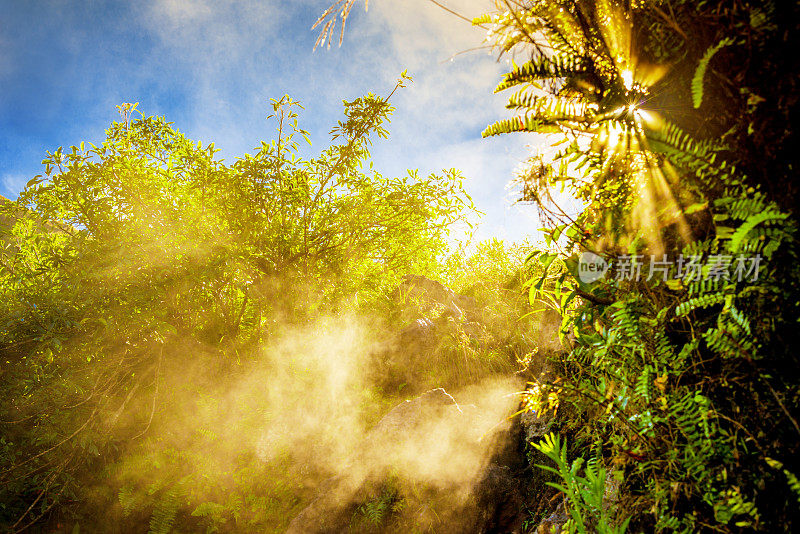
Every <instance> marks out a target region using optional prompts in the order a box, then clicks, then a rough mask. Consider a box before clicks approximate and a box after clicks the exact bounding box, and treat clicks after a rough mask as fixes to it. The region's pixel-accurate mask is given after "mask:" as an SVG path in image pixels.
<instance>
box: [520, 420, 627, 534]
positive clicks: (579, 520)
mask: <svg viewBox="0 0 800 534" xmlns="http://www.w3.org/2000/svg"><path fill="white" fill-rule="evenodd" d="M532 445H533V447H534V448H535V449H536V450H538V451H539V452H541V453H542V454H544V455H545V456H547V457H548V458H550V459H551V460H552V461H553V463H555V465H556V467H555V468H553V467H551V466H549V465H539V467H541V468H542V469H544V470H545V471H550V472H552V473H554V474H556V475H558V476H559V477H560V478H561V481H562V482H561V483H556V482H548V485H550V486H553V487H554V488H556V489H557V490H559V491H561V492H562V493H563V494H564V495H565V497H566V498H567V499H568V501H567V503H568V504H567V509H568V511H569V515H570V519H569V521H568V522H567V523H566V524H565V525H564V527H565V528H566V529H567V531H568V532H570V533H574V532H578V533H581V534H586V533H587V532H598V533H603V534H623V533H624V532H625V530H626V529H627V528H628V522H629V521H630V518H626V519H623V520H622V521H620V522H619V523H618V524H615V522H614V520H613V511H612V510H610V509H609V508H610V506H609V503H608V502H604V499H606V498H607V496H606V479H607V476H606V475H607V473H606V469H605V468H604V467H603V466H602V456H601V455H599V454H596V455H595V456H593V457H592V458H591V459H590V460H589V461H588V462H587V461H585V460H584V459H583V458H576V459H574V460H573V461H572V462H571V463H570V462H568V461H567V447H566V444H563V445H562V443H561V440H560V438H559V437H558V435H556V434H547V435H546V436H545V437H544V438H543V439H542V441H540V442H539V443H533V444H532ZM581 472H583V473H584V474H583V475H581V474H580V473H581Z"/></svg>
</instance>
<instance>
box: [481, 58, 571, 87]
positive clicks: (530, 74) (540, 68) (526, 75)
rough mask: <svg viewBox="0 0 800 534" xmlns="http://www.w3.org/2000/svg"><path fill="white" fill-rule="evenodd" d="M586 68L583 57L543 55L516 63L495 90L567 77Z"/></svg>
mask: <svg viewBox="0 0 800 534" xmlns="http://www.w3.org/2000/svg"><path fill="white" fill-rule="evenodd" d="M584 70H585V63H584V60H583V59H582V58H576V57H567V58H562V57H559V56H554V57H546V56H541V57H537V58H534V59H532V60H530V61H528V62H527V63H524V64H522V65H519V66H517V65H515V66H514V68H513V69H512V70H511V72H509V73H507V74H505V75H504V76H503V79H502V80H501V81H500V84H498V86H497V87H496V88H495V90H494V92H495V93H499V92H501V91H504V90H506V89H508V88H509V87H514V86H515V85H520V84H522V83H529V82H535V81H537V80H553V79H558V78H567V77H569V76H572V75H575V74H578V73H581V72H583V71H584Z"/></svg>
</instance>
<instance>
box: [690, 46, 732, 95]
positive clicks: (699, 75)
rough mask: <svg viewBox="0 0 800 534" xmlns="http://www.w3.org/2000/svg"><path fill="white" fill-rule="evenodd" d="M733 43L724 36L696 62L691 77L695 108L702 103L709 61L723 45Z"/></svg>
mask: <svg viewBox="0 0 800 534" xmlns="http://www.w3.org/2000/svg"><path fill="white" fill-rule="evenodd" d="M733 43H734V40H733V39H730V38H727V37H726V38H725V39H723V40H721V41H720V42H718V43H717V44H715V45H714V46H711V47H709V48H708V49H707V50H706V52H705V54H703V58H702V59H701V60H700V63H698V65H697V69H695V71H694V76H693V77H692V103H693V104H694V107H695V108H699V107H700V105H701V104H702V103H703V79H704V78H705V75H706V70H708V64H709V62H710V61H711V59H712V58H713V57H714V55H715V54H716V53H717V52H719V51H720V50H721V49H722V48H723V47H725V46H730V45H732V44H733Z"/></svg>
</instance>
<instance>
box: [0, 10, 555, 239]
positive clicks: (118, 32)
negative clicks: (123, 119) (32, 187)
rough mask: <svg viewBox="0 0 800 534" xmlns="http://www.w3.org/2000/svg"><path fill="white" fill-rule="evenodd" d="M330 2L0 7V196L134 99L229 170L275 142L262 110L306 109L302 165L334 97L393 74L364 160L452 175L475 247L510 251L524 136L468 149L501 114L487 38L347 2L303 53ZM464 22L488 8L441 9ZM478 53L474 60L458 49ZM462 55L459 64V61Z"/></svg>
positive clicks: (92, 134)
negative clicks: (307, 138) (468, 211)
mask: <svg viewBox="0 0 800 534" xmlns="http://www.w3.org/2000/svg"><path fill="white" fill-rule="evenodd" d="M329 3H330V0H291V1H276V0H260V1H259V0H237V1H227V0H145V1H142V2H127V1H124V2H110V1H109V2H78V1H73V2H69V1H66V0H64V1H56V0H51V1H46V0H36V1H32V2H19V1H17V0H0V6H2V11H1V12H2V17H0V87H2V91H1V92H0V194H3V195H5V196H6V197H9V198H16V196H17V194H18V193H19V192H20V191H21V190H22V189H23V188H24V186H25V183H26V182H27V181H28V180H29V179H31V178H32V177H33V176H35V175H37V174H41V173H42V172H43V169H42V166H41V165H40V162H41V160H42V159H43V158H44V157H45V151H46V150H55V149H56V148H58V147H59V146H64V147H65V148H66V147H69V146H70V145H78V144H80V142H81V141H87V142H89V141H91V142H95V143H99V142H100V141H102V140H103V139H104V129H105V128H106V127H108V125H109V124H110V123H111V121H113V120H115V119H117V118H118V117H119V116H118V114H117V111H116V109H115V105H117V104H120V103H122V102H139V109H140V110H142V111H143V112H144V113H145V114H148V115H163V116H166V117H167V119H168V120H170V121H173V122H174V123H175V126H176V127H177V128H178V129H180V130H181V131H182V132H184V133H185V134H186V135H187V136H188V137H189V138H190V139H193V140H195V141H202V142H203V143H204V144H206V143H209V142H214V143H215V144H216V146H217V147H218V148H221V149H222V151H221V152H220V155H221V157H223V158H225V159H226V160H229V161H230V160H232V159H233V158H235V157H237V156H241V155H243V154H244V153H245V152H248V151H251V150H252V148H253V147H255V146H257V145H259V141H261V140H270V139H272V138H273V136H274V123H272V122H268V121H267V120H266V117H267V114H268V100H269V98H271V97H272V98H280V96H282V95H283V94H285V93H288V94H289V95H290V96H291V97H292V98H294V99H296V100H299V101H301V102H302V104H303V105H304V107H305V112H304V113H303V115H302V116H301V125H302V126H303V127H304V128H306V129H307V130H309V131H310V132H311V133H312V141H313V146H312V147H311V148H308V149H304V150H306V153H307V154H315V153H317V152H318V151H320V150H321V149H322V148H324V147H325V146H326V144H327V143H328V142H329V138H328V135H327V134H328V132H329V131H330V128H331V127H332V126H333V125H334V124H335V123H336V121H337V120H338V119H340V118H341V117H342V109H343V108H342V105H341V104H342V100H343V99H347V100H352V99H355V98H357V97H359V96H361V95H364V94H366V93H368V92H374V93H376V94H381V95H386V94H388V93H389V91H391V89H392V87H393V86H394V83H395V80H396V79H397V78H398V77H399V75H400V73H401V72H402V71H404V70H406V69H407V70H408V73H409V74H410V75H411V76H413V78H414V83H413V84H412V85H411V86H410V87H409V88H407V89H405V90H402V91H400V92H399V93H398V94H395V96H394V97H393V98H392V103H393V104H394V105H395V106H396V108H397V109H396V112H395V115H394V118H393V121H392V123H391V125H390V126H389V130H390V133H391V136H390V138H389V139H388V140H386V141H376V144H375V146H374V150H373V156H374V161H375V165H376V168H377V169H378V170H379V171H381V172H383V173H384V174H391V175H398V174H405V169H407V168H411V169H419V171H420V174H423V175H425V174H428V173H431V172H437V171H439V170H441V169H442V168H458V169H460V170H461V171H462V172H463V174H464V176H465V178H466V184H467V189H468V191H469V192H470V194H471V195H472V196H473V198H474V200H475V203H476V205H477V207H478V209H480V210H481V211H483V212H484V213H485V214H486V215H485V216H484V217H483V219H482V222H481V224H480V226H479V228H478V230H477V232H476V233H475V238H477V239H482V238H486V237H499V238H502V239H506V240H509V241H514V240H520V239H522V238H523V237H524V236H526V235H529V234H533V233H535V231H536V229H537V228H538V227H539V226H540V224H539V222H538V218H537V217H536V214H535V213H534V210H532V209H531V208H530V207H523V206H519V205H517V206H514V205H513V201H514V199H515V198H514V197H515V195H514V194H513V193H512V192H510V191H509V190H508V189H507V188H506V186H507V184H508V182H509V180H510V179H511V178H512V176H513V172H514V169H515V168H516V167H517V166H518V165H519V164H520V162H522V161H523V160H524V159H525V158H526V155H527V154H528V153H529V152H530V150H531V147H532V145H533V144H535V143H537V139H536V138H535V137H533V136H525V135H516V136H501V137H499V138H492V139H481V137H480V132H481V130H482V129H483V128H484V127H485V126H486V125H487V124H489V123H491V122H493V121H494V120H496V119H498V118H502V117H505V116H507V111H506V110H505V109H504V102H505V96H504V95H494V94H493V89H494V86H495V85H496V83H497V81H498V80H499V78H500V75H501V74H502V73H503V72H504V68H506V67H507V66H508V65H507V64H506V63H505V60H503V61H502V63H498V61H497V54H496V53H495V52H494V51H491V50H490V49H489V48H488V47H487V43H486V42H484V39H485V37H486V31H485V30H483V29H481V28H477V27H472V26H471V25H470V24H469V23H468V22H465V21H464V20H462V19H460V18H458V17H456V16H454V15H453V14H451V13H448V12H447V11H445V10H444V9H442V8H441V7H437V6H436V5H435V4H434V3H432V2H430V1H428V0H372V1H371V2H370V3H369V11H368V12H365V10H364V3H363V2H362V1H361V0H358V1H357V3H356V5H354V6H353V10H352V12H351V13H350V17H349V19H348V22H347V31H346V33H345V38H344V43H343V45H342V46H341V47H338V46H337V45H338V29H337V32H336V36H335V37H336V39H334V42H333V46H332V47H331V48H330V50H328V49H327V48H319V49H317V50H316V51H315V52H312V48H313V45H314V42H315V40H316V37H317V35H318V30H314V31H312V30H311V26H312V24H313V23H314V21H315V20H316V19H317V17H318V16H319V15H320V14H321V13H322V12H323V11H324V10H325V9H326V8H327V7H328V5H329ZM442 3H444V4H446V5H447V7H449V8H451V9H452V10H453V11H456V12H458V13H460V14H463V15H464V16H465V17H467V18H472V17H474V16H476V15H479V14H481V13H483V12H486V11H488V10H491V9H492V5H491V4H492V3H491V2H489V1H487V0H447V1H446V2H442ZM478 47H480V48H479V49H478V50H471V49H475V48H478ZM469 50H471V51H469Z"/></svg>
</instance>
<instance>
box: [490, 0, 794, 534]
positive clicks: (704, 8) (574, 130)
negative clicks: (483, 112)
mask: <svg viewBox="0 0 800 534" xmlns="http://www.w3.org/2000/svg"><path fill="white" fill-rule="evenodd" d="M789 4H790V3H780V2H769V1H756V2H727V1H720V2H683V1H670V2H664V1H636V2H615V1H611V0H609V1H573V0H569V1H556V2H538V1H529V2H528V1H525V2H505V3H504V4H502V6H501V7H503V9H501V10H500V11H499V12H497V13H496V14H491V15H486V16H484V17H481V18H479V19H477V20H476V21H475V23H476V24H483V25H489V26H490V28H491V30H490V35H491V36H492V38H494V39H496V46H497V47H499V49H500V50H501V52H502V53H508V54H515V55H516V56H517V58H518V60H519V56H522V58H523V60H524V61H522V62H521V63H519V65H516V64H515V65H514V68H513V70H512V71H511V72H509V73H508V74H506V75H505V76H504V78H503V80H502V82H501V83H500V85H499V86H498V90H506V89H512V88H513V89H515V90H516V92H515V93H514V94H513V95H512V96H510V98H509V101H508V107H509V108H510V109H514V110H516V111H517V112H518V115H517V116H516V117H514V118H511V119H505V120H501V121H499V122H497V123H496V124H494V125H491V126H490V127H488V128H487V129H486V131H485V132H484V135H496V134H502V133H508V132H540V133H547V134H551V137H552V140H553V141H554V142H555V144H554V145H553V146H554V152H553V154H551V155H549V156H548V157H539V158H534V159H532V161H531V165H530V168H529V170H528V172H527V173H525V174H523V175H522V176H521V178H520V181H521V185H522V188H521V189H522V193H523V200H526V201H531V202H535V203H537V204H538V205H539V206H540V207H541V208H542V210H543V213H544V214H545V215H546V216H547V217H548V218H549V219H550V220H551V223H552V227H551V229H550V230H549V231H547V236H548V239H549V241H550V242H552V243H557V244H560V245H561V247H562V250H563V254H562V255H556V254H551V253H549V252H542V253H535V254H533V255H532V256H531V261H533V262H536V263H538V264H540V265H542V266H543V267H544V268H546V269H547V270H548V271H549V272H546V273H544V274H543V275H541V276H540V277H537V278H534V279H531V280H530V285H531V292H532V295H540V296H541V297H542V298H545V299H548V300H549V301H550V302H551V303H552V305H553V306H554V307H555V308H557V309H559V310H560V311H561V312H562V316H563V318H564V320H563V322H562V336H563V337H564V339H565V340H566V339H567V338H570V339H569V344H570V346H571V350H569V351H567V352H564V353H562V354H560V355H559V356H558V357H557V358H555V359H554V361H553V362H552V363H553V366H554V368H555V369H556V372H555V375H556V376H557V377H558V378H556V379H555V380H553V379H552V378H551V379H550V380H547V381H545V382H544V383H541V384H539V383H537V384H535V389H536V390H537V391H538V390H544V392H545V395H546V397H543V398H541V399H539V401H538V402H536V401H534V402H533V403H532V404H531V406H532V408H534V409H539V410H544V409H545V408H546V407H545V406H544V404H549V405H550V406H551V407H552V406H553V405H554V404H558V405H559V409H560V410H566V412H567V414H568V415H564V416H563V417H562V419H561V423H560V426H559V429H560V432H561V433H562V434H565V435H567V436H569V439H568V442H569V443H568V445H569V447H567V444H566V443H564V442H563V440H559V439H558V437H557V436H556V437H551V438H548V440H545V441H543V442H542V443H541V444H537V445H536V446H537V447H538V448H539V450H540V451H541V452H543V453H546V454H547V455H548V456H550V458H551V459H552V460H555V461H557V463H558V468H557V471H558V473H559V475H561V477H562V479H563V480H562V482H561V483H560V485H559V488H560V489H561V490H562V491H564V493H565V494H566V495H567V496H568V497H569V503H568V509H569V511H570V514H571V520H570V522H569V523H568V528H569V529H570V531H576V532H593V531H599V532H616V531H620V530H624V528H623V527H627V530H628V531H635V532H650V531H659V532H664V531H666V532H672V531H681V532H698V531H709V532H739V531H744V530H754V531H763V532H777V531H792V530H793V529H796V528H797V522H798V520H800V518H798V514H797V510H798V502H800V491H799V490H800V486H799V485H798V479H797V476H796V475H797V473H798V472H800V464H798V463H797V453H798V450H797V443H798V437H800V426H798V407H800V397H798V393H799V392H800V376H799V375H798V364H799V363H800V361H798V356H797V354H798V353H797V350H796V349H797V327H798V317H800V308H799V307H798V306H800V296H799V295H798V287H800V286H799V285H798V282H799V281H800V280H798V278H800V267H798V262H797V260H798V257H797V223H796V218H795V213H794V209H795V205H796V204H795V203H796V200H797V194H796V184H797V178H796V172H797V153H796V151H795V152H793V150H794V148H793V147H795V146H796V137H797V133H796V122H795V120H794V119H795V118H796V109H797V107H796V100H797V88H796V79H797V73H798V64H797V60H796V58H795V57H789V56H787V55H786V54H785V50H786V47H788V46H790V43H791V42H793V41H795V40H796V39H797V27H796V25H797V23H798V11H797V5H796V4H795V3H792V5H789ZM742 58H746V59H742ZM553 187H564V188H567V189H568V190H570V191H571V192H572V193H573V195H574V196H576V197H577V198H579V199H581V200H582V201H583V202H584V203H585V206H586V207H585V209H584V210H583V211H582V213H580V214H579V215H577V217H575V218H571V217H570V216H569V215H567V214H565V213H564V212H562V211H559V210H558V209H557V207H554V206H553V204H552V203H550V202H548V198H549V197H548V189H550V188H553ZM590 265H595V266H597V267H599V268H600V269H602V268H605V267H606V266H610V268H609V270H608V271H607V272H605V275H604V276H601V274H602V272H601V271H591V270H589V266H590ZM545 401H547V403H545ZM587 462H588V463H587ZM611 471H614V472H615V473H614V474H615V477H616V478H617V479H619V480H622V481H623V483H622V486H621V497H620V501H619V502H618V503H617V504H615V505H614V506H613V509H611V510H609V509H608V505H607V503H606V504H603V499H602V497H603V491H602V490H603V480H602V479H603V478H605V477H606V476H610V472H611Z"/></svg>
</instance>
